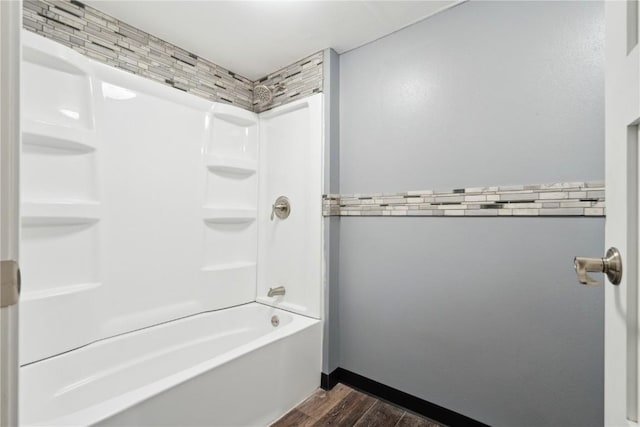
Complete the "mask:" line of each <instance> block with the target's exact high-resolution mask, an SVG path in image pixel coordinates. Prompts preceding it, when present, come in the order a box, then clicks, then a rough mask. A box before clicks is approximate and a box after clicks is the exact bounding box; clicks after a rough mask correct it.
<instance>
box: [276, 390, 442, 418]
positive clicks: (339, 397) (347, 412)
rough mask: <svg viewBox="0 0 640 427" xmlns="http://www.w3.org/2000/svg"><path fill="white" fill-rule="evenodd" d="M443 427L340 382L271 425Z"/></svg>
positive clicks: (313, 396) (312, 397)
mask: <svg viewBox="0 0 640 427" xmlns="http://www.w3.org/2000/svg"><path fill="white" fill-rule="evenodd" d="M294 426H296V427H311V426H313V427H319V426H340V427H347V426H349V427H350V426H357V427H365V426H369V427H444V426H442V425H441V424H438V423H436V422H434V421H431V420H430V419H427V418H423V417H421V416H419V415H415V414H413V413H410V412H407V411H405V410H404V409H403V408H400V407H397V406H394V405H391V404H389V403H387V402H384V401H382V400H379V399H376V398H375V397H372V396H370V395H368V394H365V393H361V392H360V391H358V390H354V389H352V388H350V387H348V386H346V385H344V384H338V385H336V386H335V387H334V388H333V389H332V390H330V391H325V390H322V389H318V390H317V391H316V392H315V393H313V394H312V395H311V396H310V397H309V398H308V399H307V400H305V401H304V402H302V403H301V404H300V405H298V406H297V407H295V408H294V409H292V410H291V411H290V412H288V413H287V414H286V415H285V416H283V417H282V418H280V419H279V420H278V421H276V422H275V423H273V424H272V425H271V427H294Z"/></svg>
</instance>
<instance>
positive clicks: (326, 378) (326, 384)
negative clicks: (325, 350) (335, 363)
mask: <svg viewBox="0 0 640 427" xmlns="http://www.w3.org/2000/svg"><path fill="white" fill-rule="evenodd" d="M338 369H339V368H338ZM338 369H336V370H334V371H333V372H331V373H330V374H328V375H327V374H325V373H324V372H323V373H322V374H321V375H320V388H322V389H323V390H331V389H332V388H334V387H335V386H336V384H338Z"/></svg>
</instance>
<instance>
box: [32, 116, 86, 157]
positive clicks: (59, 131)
mask: <svg viewBox="0 0 640 427" xmlns="http://www.w3.org/2000/svg"><path fill="white" fill-rule="evenodd" d="M93 134H94V132H93V131H92V130H89V129H83V128H73V127H68V126H61V125H57V124H52V123H48V122H43V121H39V120H32V119H25V120H23V122H22V143H23V144H24V145H26V146H35V147H43V148H48V149H54V150H61V151H68V152H72V153H86V152H90V151H93V150H95V148H96V147H95V143H94V137H93Z"/></svg>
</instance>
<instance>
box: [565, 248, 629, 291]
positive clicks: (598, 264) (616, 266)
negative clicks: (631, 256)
mask: <svg viewBox="0 0 640 427" xmlns="http://www.w3.org/2000/svg"><path fill="white" fill-rule="evenodd" d="M573 268H575V270H576V274H577V275H578V280H579V281H580V283H582V284H583V285H592V286H597V285H600V284H601V283H600V282H598V281H597V280H595V279H594V278H592V277H591V276H589V275H588V274H587V273H592V272H597V273H604V274H606V275H607V278H608V279H609V281H610V282H611V283H612V284H614V285H619V284H620V281H621V280H622V257H621V256H620V251H618V249H616V248H609V250H608V251H607V254H606V256H605V257H604V258H586V257H575V258H574V259H573Z"/></svg>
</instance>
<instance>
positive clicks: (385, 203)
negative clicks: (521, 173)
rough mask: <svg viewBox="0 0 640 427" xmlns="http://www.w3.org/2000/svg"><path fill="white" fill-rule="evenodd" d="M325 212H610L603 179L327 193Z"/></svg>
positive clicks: (574, 214) (452, 214) (412, 213)
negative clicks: (594, 180)
mask: <svg viewBox="0 0 640 427" xmlns="http://www.w3.org/2000/svg"><path fill="white" fill-rule="evenodd" d="M323 215H325V216H594V217H602V216H605V198H604V183H603V182H561V183H555V184H537V185H510V186H500V187H471V188H459V189H455V190H448V191H432V190H424V191H408V192H404V193H374V194H353V195H340V194H327V195H324V196H323Z"/></svg>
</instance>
